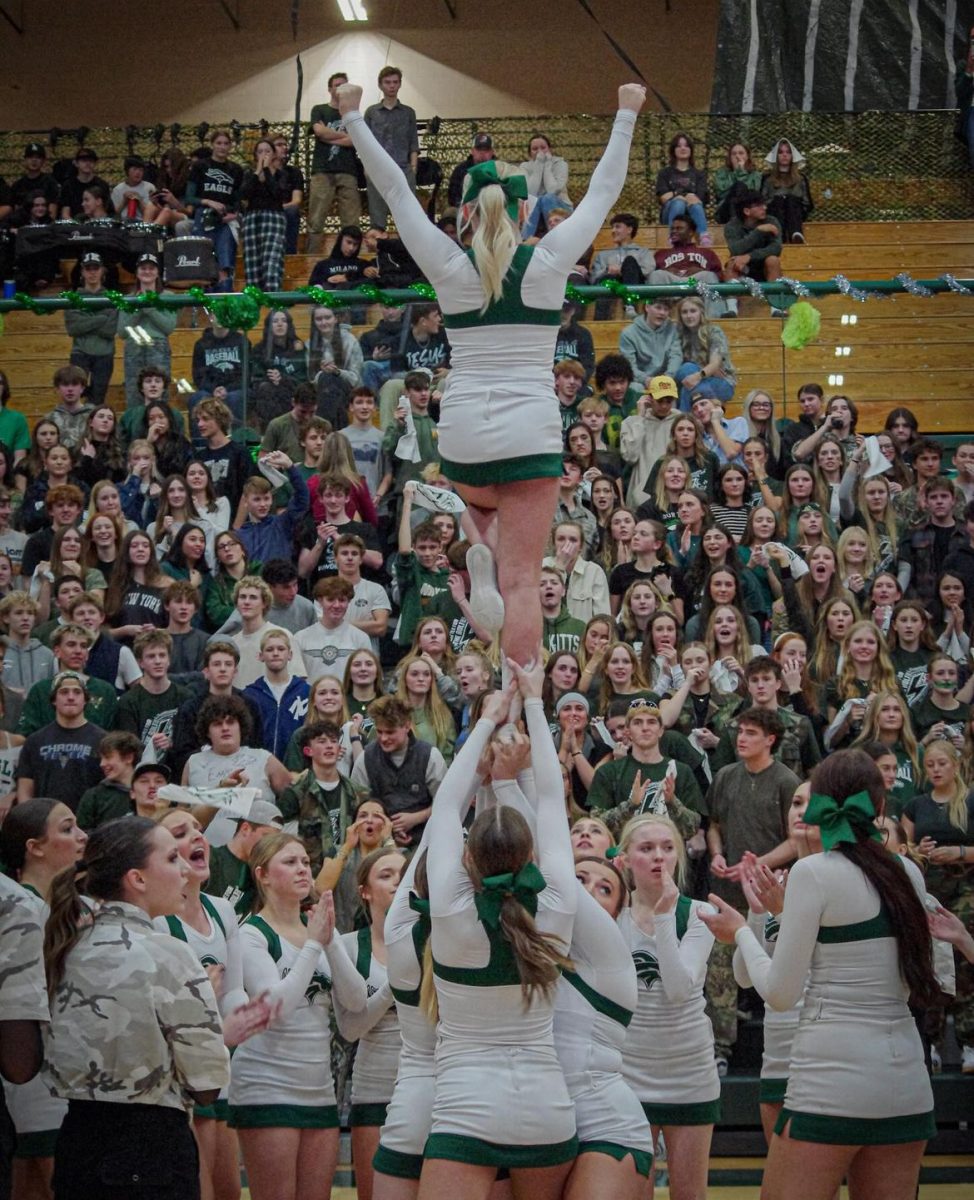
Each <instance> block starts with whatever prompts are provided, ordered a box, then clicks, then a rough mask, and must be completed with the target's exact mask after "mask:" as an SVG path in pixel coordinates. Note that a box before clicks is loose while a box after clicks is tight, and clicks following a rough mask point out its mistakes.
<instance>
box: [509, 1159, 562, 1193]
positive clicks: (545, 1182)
mask: <svg viewBox="0 0 974 1200" xmlns="http://www.w3.org/2000/svg"><path fill="white" fill-rule="evenodd" d="M574 1165H575V1164H574V1160H573V1161H572V1162H566V1163H559V1165H558V1166H557V1167H512V1168H511V1188H512V1189H513V1191H514V1200H561V1195H562V1192H563V1191H564V1188H565V1182H566V1180H567V1179H568V1176H569V1175H570V1174H571V1170H572V1167H573V1166H574Z"/></svg>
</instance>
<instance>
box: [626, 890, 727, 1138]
mask: <svg viewBox="0 0 974 1200" xmlns="http://www.w3.org/2000/svg"><path fill="white" fill-rule="evenodd" d="M699 907H700V906H699V904H698V902H697V901H695V900H688V899H687V898H686V897H685V896H681V897H680V898H679V900H678V901H677V903H676V907H675V908H674V909H673V910H671V911H670V912H668V913H657V914H656V915H655V922H654V924H655V933H653V934H648V933H644V932H643V930H642V929H640V928H639V926H638V925H637V924H636V923H635V921H634V920H633V919H632V910H631V909H625V910H624V911H623V912H622V913H621V914H620V916H619V928H620V930H621V931H622V935H623V938H624V939H625V941H626V942H627V943H628V946H629V952H630V954H631V955H632V959H633V962H634V963H635V966H636V975H637V977H638V979H639V988H638V994H639V998H638V1002H637V1005H636V1012H635V1015H634V1016H633V1019H632V1023H631V1024H630V1026H629V1030H628V1032H627V1035H626V1043H625V1046H624V1048H623V1052H622V1053H623V1060H622V1077H623V1079H625V1081H626V1082H627V1083H628V1084H629V1086H630V1087H631V1088H632V1090H633V1091H634V1092H635V1093H636V1096H637V1097H638V1099H639V1102H640V1103H641V1104H642V1106H643V1112H645V1114H646V1117H647V1118H648V1120H649V1121H650V1122H652V1124H653V1125H712V1124H713V1123H714V1122H715V1121H716V1120H717V1119H718V1118H719V1116H720V1078H719V1076H718V1075H717V1065H716V1063H715V1061H714V1031H713V1027H712V1026H711V1024H710V1018H709V1017H708V1016H707V1013H706V1002H705V1000H704V995H703V983H704V979H705V978H706V976H707V960H708V959H709V957H710V951H711V948H712V947H713V944H714V935H713V934H712V933H711V932H710V930H709V929H708V928H707V926H706V925H704V923H703V921H701V920H700V917H699V915H698V908H699Z"/></svg>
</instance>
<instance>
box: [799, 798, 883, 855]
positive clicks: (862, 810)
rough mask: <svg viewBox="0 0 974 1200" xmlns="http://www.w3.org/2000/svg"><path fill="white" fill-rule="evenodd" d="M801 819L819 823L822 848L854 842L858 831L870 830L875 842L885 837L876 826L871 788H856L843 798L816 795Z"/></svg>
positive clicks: (870, 835)
mask: <svg viewBox="0 0 974 1200" xmlns="http://www.w3.org/2000/svg"><path fill="white" fill-rule="evenodd" d="M802 820H803V821H804V822H805V824H806V825H818V826H819V828H820V829H821V831H822V849H823V850H831V849H832V847H833V846H837V845H838V844H839V843H840V842H849V843H850V844H854V843H855V842H857V841H858V840H859V839H858V837H856V834H857V833H865V834H868V835H869V837H870V838H872V839H873V841H876V842H881V841H882V840H883V838H882V834H881V833H880V832H879V830H878V829H877V828H876V810H875V809H874V808H873V802H872V800H871V799H870V798H869V793H868V792H856V793H854V794H853V795H852V796H846V798H845V799H844V800H841V801H839V800H834V799H833V798H832V797H831V796H814V795H813V796H812V798H811V800H809V802H808V807H807V808H806V809H805V815H804V816H803V817H802Z"/></svg>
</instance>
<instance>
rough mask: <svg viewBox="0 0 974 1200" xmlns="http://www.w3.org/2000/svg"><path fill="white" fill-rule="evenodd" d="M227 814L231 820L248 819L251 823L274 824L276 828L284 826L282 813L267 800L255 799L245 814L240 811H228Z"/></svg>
mask: <svg viewBox="0 0 974 1200" xmlns="http://www.w3.org/2000/svg"><path fill="white" fill-rule="evenodd" d="M227 815H228V816H229V817H230V819H231V820H233V821H249V822H250V824H251V825H276V826H277V827H278V829H283V828H284V814H283V813H282V812H281V810H280V809H279V808H278V807H277V805H276V804H271V802H270V801H269V800H255V801H254V802H253V803H252V804H251V806H250V811H249V812H248V813H247V814H246V816H242V815H241V814H240V813H228V814H227Z"/></svg>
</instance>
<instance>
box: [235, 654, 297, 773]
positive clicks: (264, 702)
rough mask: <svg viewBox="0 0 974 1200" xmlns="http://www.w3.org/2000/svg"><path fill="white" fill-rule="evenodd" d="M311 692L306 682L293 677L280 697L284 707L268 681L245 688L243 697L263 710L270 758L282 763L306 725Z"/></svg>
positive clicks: (265, 743) (262, 721)
mask: <svg viewBox="0 0 974 1200" xmlns="http://www.w3.org/2000/svg"><path fill="white" fill-rule="evenodd" d="M310 690H311V689H310V688H309V687H308V681H307V680H306V679H301V678H300V677H299V676H297V675H293V676H292V677H291V682H290V683H289V684H288V685H287V688H286V689H285V691H284V695H283V696H282V697H281V703H280V704H278V702H277V701H276V700H275V699H274V693H273V692H272V691H271V689H270V688H269V687H268V686H267V680H266V679H258V680H256V682H254V683H252V684H250V685H249V686H248V687H245V688H244V693H243V694H244V696H245V697H246V698H247V699H249V700H252V701H253V703H254V704H256V705H257V707H258V709H259V710H260V719H261V725H262V727H263V730H264V749H265V750H270V752H271V754H273V755H274V757H275V758H279V759H281V761H282V762H283V760H284V751H285V750H286V749H287V744H288V742H289V741H290V740H291V736H292V734H293V733H294V732H295V730H297V729H299V728H300V727H301V726H302V725H303V724H304V718H305V716H306V715H307V712H308V693H309V692H310Z"/></svg>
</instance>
